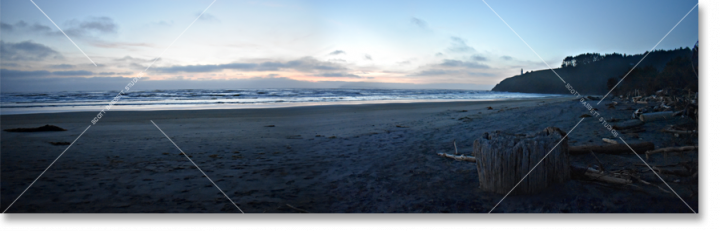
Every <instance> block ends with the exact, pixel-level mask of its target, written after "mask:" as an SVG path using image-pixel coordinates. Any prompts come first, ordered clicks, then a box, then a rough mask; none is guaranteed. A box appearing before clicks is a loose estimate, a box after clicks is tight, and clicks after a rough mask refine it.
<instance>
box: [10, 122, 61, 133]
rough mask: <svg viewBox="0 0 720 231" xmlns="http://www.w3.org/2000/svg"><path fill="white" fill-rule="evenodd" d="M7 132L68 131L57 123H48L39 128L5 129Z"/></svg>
mask: <svg viewBox="0 0 720 231" xmlns="http://www.w3.org/2000/svg"><path fill="white" fill-rule="evenodd" d="M5 131H6V132H60V131H67V129H64V128H61V127H58V126H55V125H49V124H46V125H45V126H42V127H37V128H10V129H5Z"/></svg>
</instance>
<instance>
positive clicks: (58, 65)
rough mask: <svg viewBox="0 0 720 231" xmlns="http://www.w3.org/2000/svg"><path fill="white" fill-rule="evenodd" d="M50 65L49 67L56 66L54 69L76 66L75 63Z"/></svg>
mask: <svg viewBox="0 0 720 231" xmlns="http://www.w3.org/2000/svg"><path fill="white" fill-rule="evenodd" d="M48 67H49V68H54V69H71V68H75V65H70V64H57V65H49V66H48Z"/></svg>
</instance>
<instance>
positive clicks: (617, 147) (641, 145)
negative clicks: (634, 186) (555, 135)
mask: <svg viewBox="0 0 720 231" xmlns="http://www.w3.org/2000/svg"><path fill="white" fill-rule="evenodd" d="M628 145H629V146H630V147H631V148H632V150H635V151H636V152H638V153H644V152H646V151H650V150H654V149H655V144H654V143H652V142H638V143H628ZM568 150H569V153H570V154H571V155H579V154H587V153H590V152H591V151H592V152H595V153H605V154H633V151H632V150H630V149H629V148H628V146H627V145H625V144H624V143H622V144H604V145H580V146H570V147H569V148H568Z"/></svg>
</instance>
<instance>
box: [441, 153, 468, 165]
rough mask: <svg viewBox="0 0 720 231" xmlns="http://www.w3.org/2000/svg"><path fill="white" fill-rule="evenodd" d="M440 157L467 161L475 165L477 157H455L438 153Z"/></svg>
mask: <svg viewBox="0 0 720 231" xmlns="http://www.w3.org/2000/svg"><path fill="white" fill-rule="evenodd" d="M438 156H442V157H447V158H450V159H454V160H459V161H467V162H473V163H475V157H474V156H466V155H453V154H447V153H442V152H438Z"/></svg>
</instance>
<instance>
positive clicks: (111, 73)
mask: <svg viewBox="0 0 720 231" xmlns="http://www.w3.org/2000/svg"><path fill="white" fill-rule="evenodd" d="M98 75H132V71H127V72H100V73H98Z"/></svg>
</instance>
